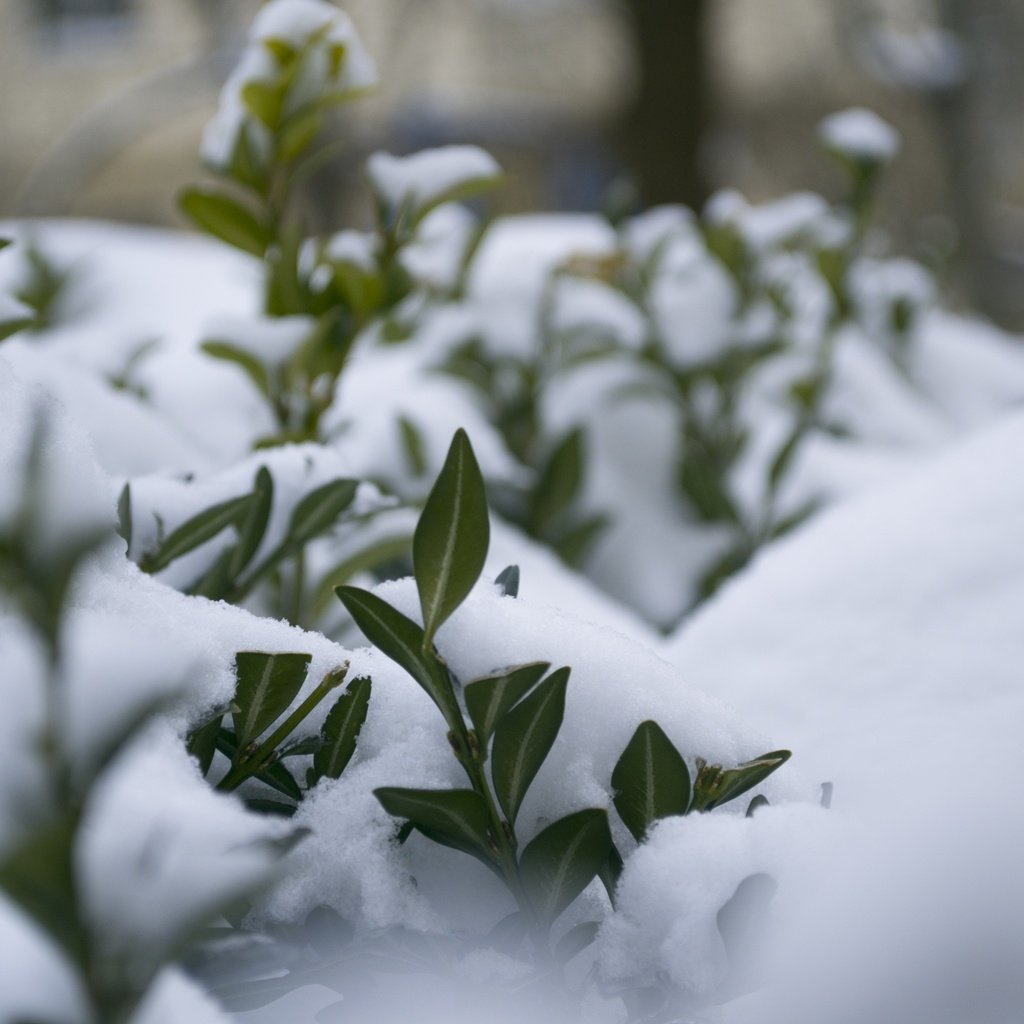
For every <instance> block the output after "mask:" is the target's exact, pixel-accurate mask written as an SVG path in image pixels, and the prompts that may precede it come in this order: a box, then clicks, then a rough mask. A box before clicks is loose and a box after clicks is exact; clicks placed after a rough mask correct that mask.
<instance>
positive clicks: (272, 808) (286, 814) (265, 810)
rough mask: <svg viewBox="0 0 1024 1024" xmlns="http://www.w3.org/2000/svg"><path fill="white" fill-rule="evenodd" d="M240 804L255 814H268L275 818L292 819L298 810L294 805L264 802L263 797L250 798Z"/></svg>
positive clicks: (278, 801)
mask: <svg viewBox="0 0 1024 1024" xmlns="http://www.w3.org/2000/svg"><path fill="white" fill-rule="evenodd" d="M242 802H243V803H244V804H245V806H246V807H247V808H248V809H249V810H250V811H252V812H254V813H255V814H269V815H271V816H272V817H275V818H292V817H294V816H295V812H296V811H297V810H298V807H296V805H295V804H286V803H284V802H283V801H281V800H266V799H264V798H263V797H256V796H250V797H246V798H245V799H244V800H243V801H242Z"/></svg>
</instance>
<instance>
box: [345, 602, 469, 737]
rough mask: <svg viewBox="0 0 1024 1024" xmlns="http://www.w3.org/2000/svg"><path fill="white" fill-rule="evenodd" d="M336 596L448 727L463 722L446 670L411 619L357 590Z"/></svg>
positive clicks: (371, 641) (370, 639)
mask: <svg viewBox="0 0 1024 1024" xmlns="http://www.w3.org/2000/svg"><path fill="white" fill-rule="evenodd" d="M335 593H336V594H337V595H338V598H339V599H340V600H341V603H342V604H343V605H344V606H345V607H346V609H348V613H349V614H350V615H351V616H352V618H353V619H355V623H356V625H357V626H358V627H359V628H360V629H361V630H362V631H363V635H364V636H365V637H366V639H367V640H369V641H370V643H371V644H373V645H374V646H375V647H377V648H379V649H380V650H381V651H382V652H383V653H384V654H386V655H387V656H388V657H389V658H390V659H391V660H392V661H394V662H396V663H397V664H399V665H401V666H402V668H404V669H405V671H406V672H408V673H409V675H411V676H412V677H413V679H415V680H416V682H417V683H419V684H420V686H422V687H423V689H424V690H426V692H427V695H428V696H429V697H430V699H431V700H432V701H433V702H434V703H435V704H436V705H437V706H438V708H439V709H440V711H441V713H442V714H443V715H444V716H445V720H446V721H447V722H448V724H449V725H451V726H454V725H455V724H456V723H457V722H460V721H461V720H462V714H461V712H460V711H459V707H458V703H457V702H456V700H455V691H454V690H453V689H452V683H451V679H450V678H449V677H448V672H447V669H445V668H444V667H443V666H442V665H440V664H439V663H438V661H437V659H436V658H435V657H434V656H433V655H432V654H431V653H429V652H426V653H425V651H426V647H427V644H426V641H425V640H424V637H423V630H422V629H420V627H419V626H417V625H416V623H415V622H413V621H412V619H409V618H406V616H404V615H403V614H402V613H401V612H400V611H398V610H397V609H395V608H392V607H391V605H389V604H388V603H387V602H386V601H382V600H381V599H380V598H379V597H377V596H376V595H375V594H371V593H370V592H369V591H367V590H360V589H359V588H358V587H338V588H337V590H336V591H335Z"/></svg>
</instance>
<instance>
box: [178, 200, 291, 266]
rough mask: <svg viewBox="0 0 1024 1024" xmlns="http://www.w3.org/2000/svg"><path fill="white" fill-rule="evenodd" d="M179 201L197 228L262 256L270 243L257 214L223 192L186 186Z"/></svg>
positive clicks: (268, 235) (238, 247) (267, 233)
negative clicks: (187, 187)
mask: <svg viewBox="0 0 1024 1024" xmlns="http://www.w3.org/2000/svg"><path fill="white" fill-rule="evenodd" d="M178 203H179V205H180V206H181V209H182V211H183V212H184V213H185V214H186V215H187V216H188V217H189V218H190V219H191V220H192V221H193V222H194V223H195V224H197V225H198V226H199V227H200V228H202V229H203V230H204V231H206V232H207V233H208V234H211V235H214V236H215V237H216V238H219V239H220V240H221V241H222V242H227V243H228V245H233V246H234V247H235V248H236V249H241V250H242V251H243V252H248V253H252V255H253V256H260V257H262V256H263V255H264V253H265V252H266V251H267V247H268V246H269V245H270V243H271V236H270V232H269V231H268V230H267V228H266V226H265V225H264V224H263V223H262V221H260V219H259V218H258V217H257V216H256V214H254V213H253V212H252V210H250V209H249V208H248V207H246V206H243V205H242V204H241V203H239V202H238V201H237V200H235V199H232V198H231V197H230V196H229V195H227V194H225V193H223V192H215V191H213V190H212V189H206V188H189V189H185V190H184V192H182V193H181V196H180V198H179V200H178Z"/></svg>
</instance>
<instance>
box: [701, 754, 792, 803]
mask: <svg viewBox="0 0 1024 1024" xmlns="http://www.w3.org/2000/svg"><path fill="white" fill-rule="evenodd" d="M790 757H792V754H791V753H790V751H788V750H772V751H770V752H769V753H767V754H762V755H761V756H760V757H757V758H755V759H754V760H753V761H745V762H744V763H743V764H740V765H737V766H736V767H735V768H723V767H721V766H720V765H708V764H704V763H703V762H698V772H697V780H696V782H695V783H694V787H693V809H694V810H697V811H710V810H712V809H713V808H715V807H720V806H721V805H722V804H724V803H728V802H729V801H730V800H735V799H736V797H738V796H742V795H743V794H744V793H746V792H747V791H748V790H751V789H753V788H754V786H756V785H758V784H759V783H761V782H764V780H765V779H767V778H768V776H769V775H771V774H772V773H773V772H774V771H776V770H777V769H778V768H781V767H782V766H783V765H784V764H785V763H786V762H787V761H788V760H789V759H790Z"/></svg>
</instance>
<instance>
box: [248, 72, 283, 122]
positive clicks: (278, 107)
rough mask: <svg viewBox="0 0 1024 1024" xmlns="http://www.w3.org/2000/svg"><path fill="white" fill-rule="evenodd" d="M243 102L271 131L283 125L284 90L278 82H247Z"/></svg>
mask: <svg viewBox="0 0 1024 1024" xmlns="http://www.w3.org/2000/svg"><path fill="white" fill-rule="evenodd" d="M242 101H243V102H244V103H245V105H246V106H247V107H248V108H249V113H251V114H252V116H253V117H255V118H256V120H257V121H262V122H263V123H264V124H265V125H266V126H267V127H268V128H269V129H270V130H271V131H274V130H275V129H276V128H277V126H278V125H279V124H280V123H281V111H282V109H283V107H284V90H283V89H282V88H281V87H280V85H278V84H277V83H276V82H258V81H256V82H246V84H245V86H244V87H243V88H242Z"/></svg>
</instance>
